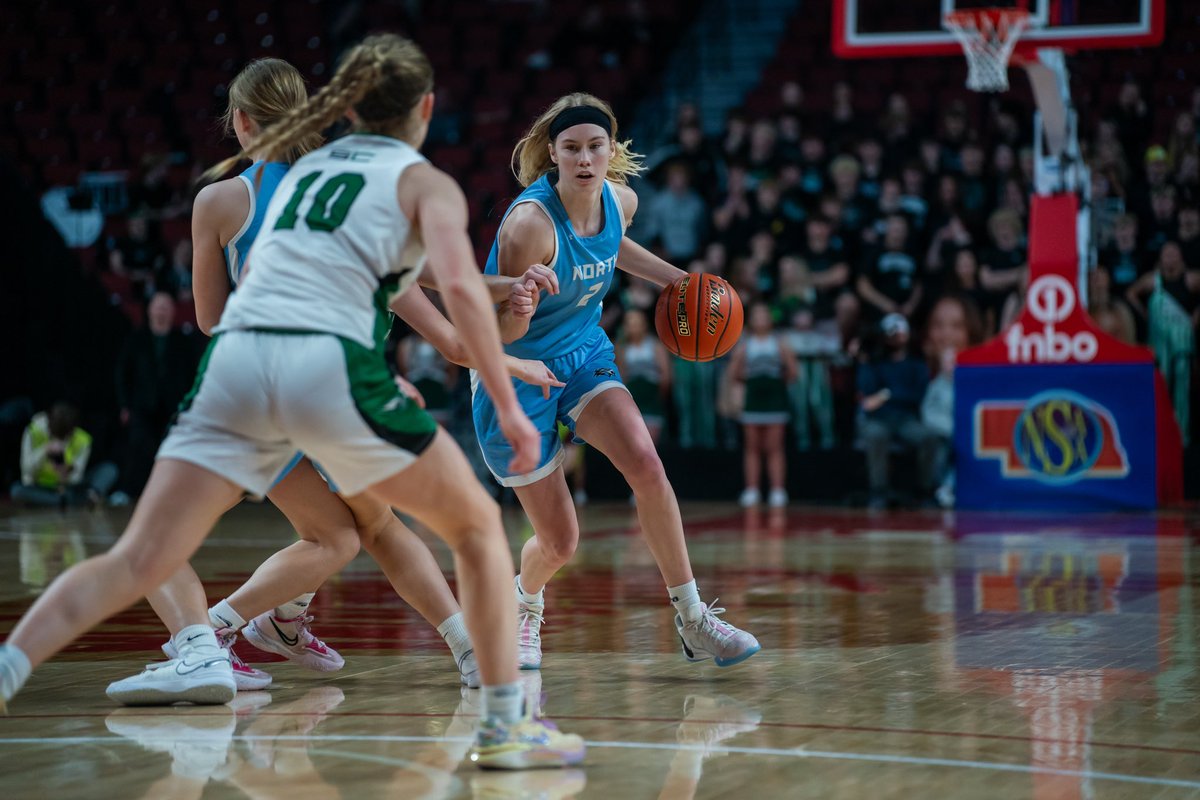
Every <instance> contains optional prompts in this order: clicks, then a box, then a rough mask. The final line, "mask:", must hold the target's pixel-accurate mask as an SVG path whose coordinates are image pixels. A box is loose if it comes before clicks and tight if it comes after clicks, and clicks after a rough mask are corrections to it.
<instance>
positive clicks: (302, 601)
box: [275, 592, 317, 622]
mask: <svg viewBox="0 0 1200 800" xmlns="http://www.w3.org/2000/svg"><path fill="white" fill-rule="evenodd" d="M316 594H317V593H316V592H309V593H308V594H302V595H300V596H299V597H297V598H296V599H295V600H292V601H290V602H287V603H284V604H283V605H281V606H279V607H278V608H276V609H275V619H277V620H279V621H280V622H287V621H288V620H293V619H296V618H297V617H302V616H304V615H305V614H307V613H308V604H309V603H311V602H312V599H313V597H315V596H316Z"/></svg>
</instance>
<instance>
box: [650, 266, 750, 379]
mask: <svg viewBox="0 0 1200 800" xmlns="http://www.w3.org/2000/svg"><path fill="white" fill-rule="evenodd" d="M654 327H655V329H656V330H657V331H658V338H659V339H662V343H663V344H664V345H666V347H667V349H668V350H670V351H671V352H672V353H674V354H675V355H677V356H679V357H680V358H683V359H686V360H688V361H712V360H713V359H714V358H720V357H721V356H723V355H725V354H726V353H728V352H729V351H730V350H732V349H733V346H734V345H735V344H737V340H738V337H739V336H741V335H742V301H741V299H739V298H738V296H737V292H735V291H734V290H733V287H732V286H730V285H729V282H728V281H726V280H725V279H724V278H718V277H717V276H716V275H708V274H706V273H703V272H698V273H689V274H687V275H684V276H683V277H682V278H680V279H679V280H677V281H675V282H674V283H672V284H671V285H670V286H667V287H666V288H664V289H663V290H662V294H660V295H659V296H658V304H657V305H656V306H655V308H654Z"/></svg>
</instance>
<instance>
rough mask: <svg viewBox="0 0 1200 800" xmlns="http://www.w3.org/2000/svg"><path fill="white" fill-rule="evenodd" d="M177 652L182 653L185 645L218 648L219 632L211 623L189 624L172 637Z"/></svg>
mask: <svg viewBox="0 0 1200 800" xmlns="http://www.w3.org/2000/svg"><path fill="white" fill-rule="evenodd" d="M171 641H172V643H174V645H175V650H176V652H179V653H182V652H183V649H184V648H185V647H189V648H190V647H212V648H217V647H220V646H221V645H219V644H217V632H216V631H214V630H213V629H212V627H211V626H209V625H188V626H187V627H186V628H184V629H183V630H181V631H180V632H179V633H177V634H175V636H174V637H173V638H172V639H171Z"/></svg>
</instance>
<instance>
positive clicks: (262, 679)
mask: <svg viewBox="0 0 1200 800" xmlns="http://www.w3.org/2000/svg"><path fill="white" fill-rule="evenodd" d="M236 641H237V634H236V633H234V632H233V631H231V630H229V629H228V628H221V629H220V630H219V631H217V642H218V644H220V645H221V647H223V648H225V652H227V653H229V666H230V668H232V669H233V680H234V682H236V683H237V688H238V691H239V692H260V691H262V690H263V689H266V688H267V687H268V686H270V685H271V673H269V672H263V671H262V670H261V669H255V668H254V667H252V666H250V665H249V664H247V663H246V662H245V661H243V660H242V657H241V656H239V655H238V654H237V651H236V650H234V649H233V644H234V642H236ZM162 651H163V653H165V654H166V656H167V658H178V657H179V653H178V652H177V651H176V650H175V645H174V644H173V643H172V642H171V640H170V639H168V640H167V643H166V644H164V645H163V646H162Z"/></svg>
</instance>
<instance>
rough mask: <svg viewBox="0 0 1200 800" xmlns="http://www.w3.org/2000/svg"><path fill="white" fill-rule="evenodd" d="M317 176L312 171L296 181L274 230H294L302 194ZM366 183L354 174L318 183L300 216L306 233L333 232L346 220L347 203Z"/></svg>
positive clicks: (345, 174)
mask: <svg viewBox="0 0 1200 800" xmlns="http://www.w3.org/2000/svg"><path fill="white" fill-rule="evenodd" d="M319 177H321V173H320V172H314V173H312V174H311V175H305V176H304V177H303V178H301V179H300V182H299V183H298V184H296V191H295V192H293V193H292V196H291V198H290V199H289V200H288V202H287V205H286V206H284V208H283V213H282V214H280V215H279V221H278V222H276V223H275V230H277V231H281V230H282V231H290V230H292V229H293V228H295V227H296V220H297V219H298V217H299V213H300V204H301V203H302V202H304V195H305V194H307V192H308V190H309V189H310V188H311V187H312V185H313V184H314V183H316V181H317V178H319ZM366 183H367V181H366V179H365V178H363V176H362V175H360V174H358V173H357V172H339V173H338V174H337V175H334V176H333V177H331V178H329V179H328V180H326V181H325V182H324V183H322V184H321V188H319V189H317V193H316V195H315V196H314V197H313V201H312V207H311V208H309V209H308V213H307V214H306V215H305V216H304V222H305V224H306V225H308V227H309V230H314V231H324V232H326V233H329V232H330V231H333V230H336V229H337V227H338V226H339V225H341V224H342V223H343V222H345V221H346V214H347V213H349V211H350V204H351V203H353V202H354V199H355V198H356V197H358V193H359V192H361V191H362V189H363V186H365V185H366Z"/></svg>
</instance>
